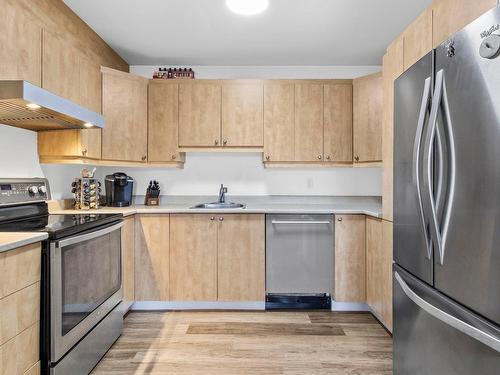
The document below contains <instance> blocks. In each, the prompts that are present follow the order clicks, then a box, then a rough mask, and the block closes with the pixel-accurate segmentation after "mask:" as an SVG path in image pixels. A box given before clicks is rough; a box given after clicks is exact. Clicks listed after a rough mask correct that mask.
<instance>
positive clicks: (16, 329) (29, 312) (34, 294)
mask: <svg viewBox="0 0 500 375" xmlns="http://www.w3.org/2000/svg"><path fill="white" fill-rule="evenodd" d="M39 320H40V283H39V282H37V283H35V284H32V285H30V286H28V287H26V288H24V289H22V290H20V291H19V292H16V293H13V294H11V295H9V296H7V297H5V298H3V299H1V300H0V345H3V344H4V343H6V342H7V341H9V340H10V339H11V338H13V337H15V336H17V335H18V334H19V333H21V332H22V331H24V330H25V329H26V328H28V327H30V326H32V325H33V324H35V323H36V322H38V321H39Z"/></svg>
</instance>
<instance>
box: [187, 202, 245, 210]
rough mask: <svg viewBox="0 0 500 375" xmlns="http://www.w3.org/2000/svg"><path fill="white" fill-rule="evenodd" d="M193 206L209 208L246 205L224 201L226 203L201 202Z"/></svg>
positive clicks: (243, 206)
mask: <svg viewBox="0 0 500 375" xmlns="http://www.w3.org/2000/svg"><path fill="white" fill-rule="evenodd" d="M191 208H207V209H225V208H245V205H244V204H241V203H233V202H224V203H219V202H213V203H201V204H198V205H196V206H194V207H191Z"/></svg>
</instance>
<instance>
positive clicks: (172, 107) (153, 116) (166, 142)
mask: <svg viewBox="0 0 500 375" xmlns="http://www.w3.org/2000/svg"><path fill="white" fill-rule="evenodd" d="M178 133H179V85H177V84H170V83H164V82H163V81H158V80H151V81H149V99H148V161H149V162H152V163H156V162H175V161H181V162H182V161H183V160H184V154H181V153H180V152H179V148H178V138H179V136H178Z"/></svg>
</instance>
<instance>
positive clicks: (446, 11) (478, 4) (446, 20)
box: [431, 0, 498, 47]
mask: <svg viewBox="0 0 500 375" xmlns="http://www.w3.org/2000/svg"><path fill="white" fill-rule="evenodd" d="M497 4H498V0H434V2H433V4H432V5H431V7H432V11H433V22H432V24H433V28H432V29H433V30H432V31H433V37H432V40H433V43H432V45H433V47H437V46H438V45H440V44H441V43H442V42H444V41H445V40H446V39H447V38H449V37H450V36H451V35H453V34H455V33H456V32H457V31H459V30H460V29H462V28H463V27H465V26H467V24H469V23H470V22H472V21H474V20H475V19H476V18H477V17H479V16H480V15H481V14H483V13H484V12H486V11H488V10H489V9H491V8H493V7H494V6H496V5H497Z"/></svg>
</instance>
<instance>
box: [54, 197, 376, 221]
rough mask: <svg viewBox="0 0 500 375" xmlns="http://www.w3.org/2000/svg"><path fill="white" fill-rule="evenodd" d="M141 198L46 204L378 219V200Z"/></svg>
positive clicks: (67, 211)
mask: <svg viewBox="0 0 500 375" xmlns="http://www.w3.org/2000/svg"><path fill="white" fill-rule="evenodd" d="M143 201H144V198H143V197H140V196H139V197H136V198H135V204H133V205H132V206H130V207H121V208H120V207H101V208H99V209H97V210H88V211H81V210H74V209H64V208H62V207H61V205H58V204H55V203H53V204H50V205H49V210H50V213H51V214H86V213H93V212H94V213H103V214H106V213H121V214H123V215H124V216H128V215H134V214H160V213H165V214H173V213H221V214H222V213H249V214H251V213H265V214H271V213H275V214H295V213H299V214H364V215H369V216H373V217H381V216H382V200H381V198H380V197H366V196H352V197H333V196H330V197H326V196H230V195H228V196H226V201H227V202H236V203H244V204H245V205H246V206H245V208H238V209H193V208H191V207H193V206H195V205H196V204H199V203H205V202H215V201H217V197H214V196H211V197H203V196H162V197H161V204H160V205H159V206H145V205H144V204H140V202H143Z"/></svg>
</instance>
